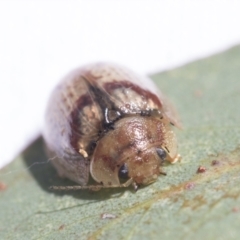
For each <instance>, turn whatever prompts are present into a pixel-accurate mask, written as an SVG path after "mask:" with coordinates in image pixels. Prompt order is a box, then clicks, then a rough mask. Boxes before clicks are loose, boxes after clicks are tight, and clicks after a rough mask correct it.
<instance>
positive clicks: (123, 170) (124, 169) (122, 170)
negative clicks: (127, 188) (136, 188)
mask: <svg viewBox="0 0 240 240" xmlns="http://www.w3.org/2000/svg"><path fill="white" fill-rule="evenodd" d="M118 176H119V178H124V179H126V178H128V168H127V165H126V163H124V164H123V165H122V166H121V167H120V168H119V171H118Z"/></svg>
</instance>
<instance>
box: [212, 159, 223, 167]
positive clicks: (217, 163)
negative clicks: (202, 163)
mask: <svg viewBox="0 0 240 240" xmlns="http://www.w3.org/2000/svg"><path fill="white" fill-rule="evenodd" d="M220 163H221V162H220V161H218V160H213V161H212V166H218V165H220Z"/></svg>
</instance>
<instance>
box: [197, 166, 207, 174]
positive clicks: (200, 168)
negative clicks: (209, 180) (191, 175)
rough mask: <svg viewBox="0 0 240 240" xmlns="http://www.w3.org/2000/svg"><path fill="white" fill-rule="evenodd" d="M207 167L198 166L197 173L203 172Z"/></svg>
mask: <svg viewBox="0 0 240 240" xmlns="http://www.w3.org/2000/svg"><path fill="white" fill-rule="evenodd" d="M206 171H207V169H206V168H205V167H204V166H199V167H198V169H197V173H205V172H206Z"/></svg>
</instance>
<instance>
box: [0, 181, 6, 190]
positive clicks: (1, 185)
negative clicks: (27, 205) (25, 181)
mask: <svg viewBox="0 0 240 240" xmlns="http://www.w3.org/2000/svg"><path fill="white" fill-rule="evenodd" d="M6 189H7V185H6V184H5V183H2V182H0V191H4V190H6Z"/></svg>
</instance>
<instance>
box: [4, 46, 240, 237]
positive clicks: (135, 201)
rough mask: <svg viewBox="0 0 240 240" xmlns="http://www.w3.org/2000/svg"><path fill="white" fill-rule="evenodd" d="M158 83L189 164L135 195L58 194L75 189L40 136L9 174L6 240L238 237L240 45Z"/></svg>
mask: <svg viewBox="0 0 240 240" xmlns="http://www.w3.org/2000/svg"><path fill="white" fill-rule="evenodd" d="M152 78H153V79H154V81H155V82H156V83H157V84H158V85H159V87H160V88H161V90H162V92H164V93H165V95H167V96H168V97H169V98H170V99H171V101H172V102H173V103H174V105H176V109H178V112H179V115H180V117H181V120H182V123H183V126H184V129H183V130H182V131H180V130H176V132H177V136H178V140H179V151H180V153H181V155H182V161H181V162H180V163H176V164H174V165H166V166H164V170H165V171H166V172H167V176H160V177H159V178H158V180H157V181H156V182H155V183H153V184H151V185H149V186H146V187H144V188H141V189H140V190H139V191H138V192H136V193H134V192H133V191H132V190H131V189H126V190H121V189H114V190H101V191H99V192H89V191H77V192H55V191H51V190H49V189H48V187H49V186H51V185H69V184H71V182H70V181H68V180H63V179H59V177H58V176H57V174H56V171H55V170H54V169H53V167H52V166H51V164H50V163H49V162H48V161H47V157H46V156H45V154H44V146H43V142H42V139H41V138H39V139H37V140H36V141H35V142H34V143H33V144H32V145H31V146H30V147H29V148H28V149H26V150H25V151H24V152H23V153H22V154H21V156H19V157H18V158H17V159H16V160H15V161H14V162H13V163H11V164H10V165H9V166H7V167H5V168H4V169H2V170H1V171H0V182H1V183H0V211H1V214H0V239H203V238H204V239H205V240H206V239H239V236H240V227H239V226H240V187H239V186H240V148H239V146H240V124H239V119H240V110H239V105H240V80H239V78H240V47H239V46H238V47H235V48H232V49H230V50H228V51H226V52H224V53H222V54H219V55H216V56H213V57H209V58H207V59H204V60H200V61H196V62H194V63H191V64H188V65H186V66H183V67H181V68H178V69H174V70H171V71H167V72H164V73H160V74H156V75H154V76H152ZM199 166H203V167H205V168H206V171H205V172H203V173H197V170H198V167H199ZM106 213H108V214H113V215H114V216H115V217H116V218H113V219H109V218H104V217H103V216H104V215H102V214H106Z"/></svg>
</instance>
